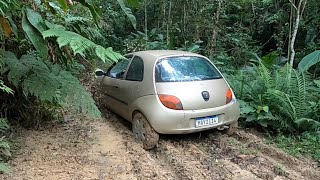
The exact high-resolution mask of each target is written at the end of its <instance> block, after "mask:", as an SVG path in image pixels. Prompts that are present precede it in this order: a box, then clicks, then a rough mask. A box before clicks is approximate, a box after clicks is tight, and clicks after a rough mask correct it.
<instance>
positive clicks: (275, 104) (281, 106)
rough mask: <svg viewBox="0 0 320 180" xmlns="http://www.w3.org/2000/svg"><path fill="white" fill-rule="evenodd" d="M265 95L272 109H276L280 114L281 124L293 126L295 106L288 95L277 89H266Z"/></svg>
mask: <svg viewBox="0 0 320 180" xmlns="http://www.w3.org/2000/svg"><path fill="white" fill-rule="evenodd" d="M265 97H266V98H267V99H268V100H269V101H270V106H271V107H272V109H277V112H278V114H280V115H281V117H282V118H281V121H280V122H281V123H282V124H281V126H282V127H293V126H294V122H295V121H296V117H297V116H296V108H295V106H294V104H293V102H292V101H291V99H290V96H289V95H288V94H286V93H284V92H282V91H279V90H275V89H268V90H267V93H266V95H265ZM285 117H287V118H285Z"/></svg>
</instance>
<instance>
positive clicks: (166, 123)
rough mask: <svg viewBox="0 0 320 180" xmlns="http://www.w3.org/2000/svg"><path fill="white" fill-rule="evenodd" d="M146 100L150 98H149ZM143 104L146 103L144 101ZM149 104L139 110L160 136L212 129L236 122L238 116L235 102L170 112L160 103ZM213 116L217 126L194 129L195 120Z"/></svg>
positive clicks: (237, 105)
mask: <svg viewBox="0 0 320 180" xmlns="http://www.w3.org/2000/svg"><path fill="white" fill-rule="evenodd" d="M145 98H147V97H145ZM148 98H151V97H150V96H149V97H148ZM144 102H148V101H145V100H144ZM149 102H150V103H144V104H147V105H146V106H144V105H142V106H141V107H140V108H139V109H140V110H141V111H142V113H143V114H144V115H145V116H146V118H147V119H148V120H149V122H150V124H151V126H152V127H153V128H154V129H155V130H156V131H157V132H158V133H161V134H187V133H194V132H199V131H204V130H208V129H214V128H217V127H220V126H224V125H229V124H231V123H233V122H235V121H237V120H238V118H239V116H240V109H239V103H238V102H236V101H232V102H231V103H229V104H226V105H224V106H220V107H216V108H209V109H201V110H172V109H168V108H166V107H164V106H163V105H162V104H161V103H160V102H155V101H154V100H152V101H149ZM151 102H153V103H151ZM140 105H141V104H140ZM214 115H218V116H219V122H218V123H217V124H215V125H212V126H209V127H208V126H206V127H201V128H196V127H195V124H196V123H195V118H199V117H207V116H214Z"/></svg>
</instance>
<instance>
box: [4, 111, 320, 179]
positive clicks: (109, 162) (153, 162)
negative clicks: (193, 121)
mask: <svg viewBox="0 0 320 180" xmlns="http://www.w3.org/2000/svg"><path fill="white" fill-rule="evenodd" d="M104 114H105V115H106V116H107V118H105V119H103V120H101V121H93V120H87V119H84V120H81V121H80V120H77V118H76V117H71V118H70V121H68V122H65V123H63V124H62V125H55V126H54V128H51V130H48V129H47V130H44V131H34V130H31V131H30V130H20V131H21V132H22V134H21V135H20V140H19V143H18V144H20V145H19V147H15V148H14V152H13V156H14V158H13V159H12V161H10V164H11V165H12V167H13V168H12V171H13V172H12V174H11V175H0V179H10V180H11V179H13V180H15V179H17V180H18V179H19V180H20V179H53V180H55V179H59V180H60V179H99V180H102V179H237V180H241V179H244V180H250V179H293V180H300V179H314V180H318V179H320V168H319V164H315V162H312V161H310V160H307V159H300V160H299V159H297V158H294V157H292V156H289V155H287V154H285V153H283V152H282V151H280V150H278V149H276V148H273V147H272V146H270V145H267V144H264V143H263V140H262V139H261V138H259V137H257V136H256V135H254V134H251V133H248V132H245V131H244V130H239V131H238V132H237V133H236V134H235V135H234V136H232V137H229V136H227V135H224V134H223V133H221V132H219V131H208V132H203V133H196V134H189V135H170V136H168V135H163V136H161V137H160V142H159V145H158V147H157V148H155V149H153V150H151V151H145V150H144V149H143V148H142V146H141V145H140V144H139V143H137V142H136V141H135V140H134V139H133V137H132V132H131V125H130V123H128V122H126V121H125V120H123V119H122V118H120V117H118V116H117V115H114V114H112V113H110V112H109V111H107V110H104ZM279 166H281V167H280V168H278V169H277V168H276V167H279Z"/></svg>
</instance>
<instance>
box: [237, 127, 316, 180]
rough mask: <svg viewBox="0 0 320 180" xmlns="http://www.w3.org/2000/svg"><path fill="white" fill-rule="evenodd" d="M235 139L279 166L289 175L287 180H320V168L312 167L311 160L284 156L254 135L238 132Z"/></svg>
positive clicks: (284, 154) (283, 153)
mask: <svg viewBox="0 0 320 180" xmlns="http://www.w3.org/2000/svg"><path fill="white" fill-rule="evenodd" d="M234 137H235V139H237V140H238V141H239V142H241V143H244V144H246V146H247V148H248V149H251V150H257V151H258V152H259V156H260V157H262V158H265V159H266V160H267V161H269V162H271V163H274V164H275V163H278V164H281V165H282V166H283V168H284V170H285V171H287V172H288V173H289V175H288V176H287V177H288V178H289V179H312V180H313V179H314V180H318V179H320V168H319V167H317V168H316V167H312V162H311V160H306V159H304V160H302V159H298V158H295V157H293V156H290V155H288V154H286V153H285V152H283V151H281V150H279V149H277V148H275V147H273V146H271V145H267V144H265V143H263V140H262V139H261V138H259V137H257V136H256V135H253V134H251V133H248V132H245V131H242V130H240V131H238V132H237V133H236V134H235V136H234Z"/></svg>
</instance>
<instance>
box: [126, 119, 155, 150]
mask: <svg viewBox="0 0 320 180" xmlns="http://www.w3.org/2000/svg"><path fill="white" fill-rule="evenodd" d="M132 131H133V135H134V137H135V138H136V139H137V140H138V141H140V142H142V144H143V149H145V150H149V149H152V148H154V147H155V146H156V145H157V144H158V141H159V134H158V133H157V132H156V131H155V130H154V129H153V128H152V127H151V125H150V124H149V122H148V120H147V119H146V118H145V117H144V115H143V114H141V113H136V114H135V115H134V116H133V120H132Z"/></svg>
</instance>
